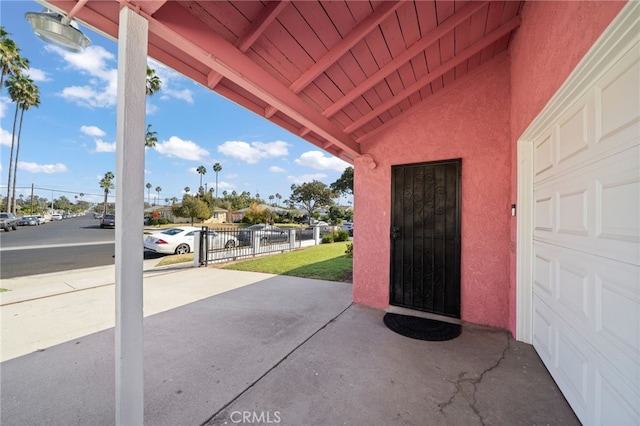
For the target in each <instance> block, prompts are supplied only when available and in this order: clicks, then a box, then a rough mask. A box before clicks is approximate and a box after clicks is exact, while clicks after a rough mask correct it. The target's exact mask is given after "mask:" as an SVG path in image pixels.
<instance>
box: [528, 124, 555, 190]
mask: <svg viewBox="0 0 640 426" xmlns="http://www.w3.org/2000/svg"><path fill="white" fill-rule="evenodd" d="M554 147H555V141H554V140H553V138H552V135H551V132H548V133H547V134H545V135H544V136H543V137H542V138H540V140H538V141H536V142H534V148H533V156H534V162H533V164H534V170H533V172H534V174H535V176H536V180H537V179H542V178H544V176H545V175H547V174H548V173H545V172H547V171H549V170H551V169H552V168H553V165H554V164H555V156H554V155H553V154H554Z"/></svg>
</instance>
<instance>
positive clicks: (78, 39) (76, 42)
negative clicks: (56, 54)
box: [24, 8, 91, 53]
mask: <svg viewBox="0 0 640 426" xmlns="http://www.w3.org/2000/svg"><path fill="white" fill-rule="evenodd" d="M24 17H25V18H26V19H27V21H29V23H30V24H31V26H32V27H33V32H34V33H36V35H37V36H38V37H39V38H41V39H42V40H44V41H46V42H47V43H51V44H53V45H56V46H58V47H60V48H62V49H64V50H67V51H69V52H74V53H80V52H82V51H83V50H84V49H85V48H86V47H88V46H89V45H90V44H91V42H90V41H89V38H87V36H85V35H84V34H82V31H80V30H79V29H78V26H77V24H76V23H75V22H73V21H71V20H69V19H67V18H66V17H65V16H64V15H62V14H60V13H58V12H54V11H52V10H50V9H46V8H45V9H44V10H43V11H42V12H27V13H25V15H24Z"/></svg>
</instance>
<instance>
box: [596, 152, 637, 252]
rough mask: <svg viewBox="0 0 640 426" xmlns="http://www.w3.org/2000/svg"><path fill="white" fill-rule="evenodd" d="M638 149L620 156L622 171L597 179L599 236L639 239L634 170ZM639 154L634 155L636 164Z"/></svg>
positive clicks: (631, 240) (619, 165)
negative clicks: (625, 156)
mask: <svg viewBox="0 0 640 426" xmlns="http://www.w3.org/2000/svg"><path fill="white" fill-rule="evenodd" d="M636 154H637V155H639V156H640V150H637V149H636V150H631V152H630V154H629V156H628V157H627V158H626V159H620V161H619V163H618V168H619V169H622V171H620V172H618V173H616V174H615V175H611V176H604V177H601V178H599V179H598V180H597V182H596V197H597V199H598V200H599V202H598V207H599V208H600V210H599V212H598V213H599V214H598V215H597V216H596V219H597V222H596V230H597V236H598V238H606V239H614V240H620V241H628V242H632V243H638V242H640V220H639V219H638V218H640V176H639V174H638V173H637V170H636V171H634V170H633V168H632V166H633V164H624V163H625V162H626V163H633V161H634V160H633V156H634V155H636ZM639 159H640V157H636V160H635V162H636V163H637V162H638V161H640V160H639ZM636 167H637V164H636Z"/></svg>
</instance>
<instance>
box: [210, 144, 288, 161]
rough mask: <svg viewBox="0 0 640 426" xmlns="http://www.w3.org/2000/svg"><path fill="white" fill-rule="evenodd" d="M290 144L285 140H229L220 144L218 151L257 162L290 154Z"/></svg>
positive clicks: (243, 159)
mask: <svg viewBox="0 0 640 426" xmlns="http://www.w3.org/2000/svg"><path fill="white" fill-rule="evenodd" d="M289 146H290V144H289V143H287V142H283V141H274V142H252V143H251V144H249V143H247V142H242V141H227V142H225V143H223V144H222V145H220V146H218V152H220V153H221V154H224V155H228V156H229V157H234V158H237V159H239V160H242V161H244V162H245V163H249V164H255V163H257V162H258V161H260V160H263V159H265V158H274V157H284V156H287V155H289Z"/></svg>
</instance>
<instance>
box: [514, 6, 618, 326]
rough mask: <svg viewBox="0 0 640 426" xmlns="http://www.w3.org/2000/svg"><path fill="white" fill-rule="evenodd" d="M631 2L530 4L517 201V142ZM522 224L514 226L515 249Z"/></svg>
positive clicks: (518, 37) (518, 100)
mask: <svg viewBox="0 0 640 426" xmlns="http://www.w3.org/2000/svg"><path fill="white" fill-rule="evenodd" d="M625 4H626V2H610V1H603V2H598V1H586V2H585V1H581V2H565V1H562V2H526V3H525V4H524V6H523V8H522V13H521V15H522V25H521V26H520V28H519V29H518V31H517V32H516V34H515V37H514V38H513V40H512V41H511V43H510V46H509V51H510V55H511V139H512V140H511V143H512V146H513V149H512V157H511V164H512V165H513V167H512V169H511V200H512V202H513V203H515V202H516V199H517V191H516V190H517V168H516V164H517V163H516V155H517V148H516V144H517V140H518V137H519V136H520V135H522V134H523V133H524V131H525V130H526V129H527V127H528V126H529V124H530V123H531V122H532V121H533V120H534V119H535V118H536V116H537V115H538V114H539V113H540V112H541V111H542V109H543V108H544V106H545V105H546V104H547V102H548V101H549V99H550V98H551V97H552V96H553V95H554V94H555V93H556V92H557V91H558V89H559V88H560V87H561V86H562V84H563V83H564V81H565V80H566V79H567V78H568V77H569V75H570V74H571V72H572V71H573V69H574V68H575V67H576V65H577V64H578V63H579V62H580V60H581V59H582V58H583V57H584V55H585V54H586V53H587V51H588V50H589V48H591V46H592V45H593V44H594V43H595V41H596V40H597V39H598V37H600V35H601V34H602V32H603V31H604V30H605V29H606V27H607V26H608V25H609V23H610V22H611V21H612V20H613V19H614V18H615V17H616V15H618V13H619V12H620V10H621V9H622V8H623V7H624V5H625ZM515 241H516V221H515V220H514V221H513V222H512V224H511V247H512V248H513V247H514V246H515ZM510 265H511V273H510V288H509V302H510V304H509V305H510V307H509V329H510V330H511V331H512V332H515V328H516V253H515V251H514V250H512V251H511V254H510Z"/></svg>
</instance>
